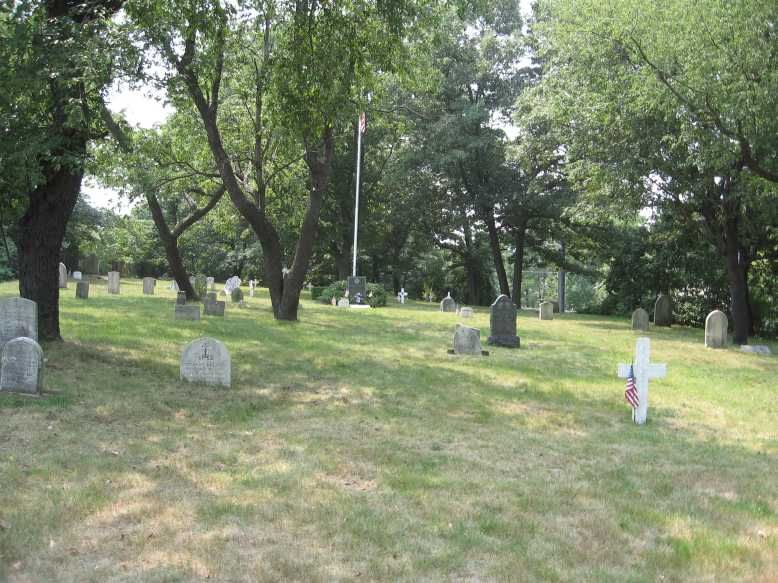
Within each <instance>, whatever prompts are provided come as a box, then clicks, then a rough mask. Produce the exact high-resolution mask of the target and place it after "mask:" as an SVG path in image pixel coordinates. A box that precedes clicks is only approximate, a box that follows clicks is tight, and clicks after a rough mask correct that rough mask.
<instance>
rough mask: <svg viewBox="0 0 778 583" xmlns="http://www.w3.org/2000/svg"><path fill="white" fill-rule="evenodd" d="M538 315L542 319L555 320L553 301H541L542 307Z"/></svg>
mask: <svg viewBox="0 0 778 583" xmlns="http://www.w3.org/2000/svg"><path fill="white" fill-rule="evenodd" d="M538 317H539V318H540V319H541V320H553V319H554V304H553V302H541V303H540V309H539V310H538Z"/></svg>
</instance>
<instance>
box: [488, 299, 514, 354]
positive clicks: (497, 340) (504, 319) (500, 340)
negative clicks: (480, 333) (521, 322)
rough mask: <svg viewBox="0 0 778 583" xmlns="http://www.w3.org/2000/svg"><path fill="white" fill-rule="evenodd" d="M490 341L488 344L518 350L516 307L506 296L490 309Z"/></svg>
mask: <svg viewBox="0 0 778 583" xmlns="http://www.w3.org/2000/svg"><path fill="white" fill-rule="evenodd" d="M489 326H490V328H489V339H488V340H487V344H492V345H494V346H506V347H508V348H518V346H519V342H520V341H519V337H518V336H517V335H516V306H515V304H514V303H513V300H512V299H511V298H509V297H508V296H506V295H505V294H502V295H500V296H499V297H498V298H497V299H496V300H494V303H493V304H492V305H491V307H490V308H489Z"/></svg>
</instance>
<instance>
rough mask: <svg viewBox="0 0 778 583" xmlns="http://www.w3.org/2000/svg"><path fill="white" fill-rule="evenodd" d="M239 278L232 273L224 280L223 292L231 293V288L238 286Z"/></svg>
mask: <svg viewBox="0 0 778 583" xmlns="http://www.w3.org/2000/svg"><path fill="white" fill-rule="evenodd" d="M240 283H241V282H240V278H239V277H238V276H237V275H233V276H232V277H231V278H229V279H228V280H227V281H225V282H224V294H225V295H227V294H231V293H232V290H234V289H235V288H238V287H240Z"/></svg>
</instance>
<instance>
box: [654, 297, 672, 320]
mask: <svg viewBox="0 0 778 583" xmlns="http://www.w3.org/2000/svg"><path fill="white" fill-rule="evenodd" d="M672 323H673V302H672V300H671V299H670V296H666V295H664V294H659V297H658V298H656V304H654V326H670V325H672Z"/></svg>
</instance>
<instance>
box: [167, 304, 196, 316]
mask: <svg viewBox="0 0 778 583" xmlns="http://www.w3.org/2000/svg"><path fill="white" fill-rule="evenodd" d="M173 318H174V319H175V320H199V319H200V305H199V304H184V305H181V304H176V311H175V312H174V314H173Z"/></svg>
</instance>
